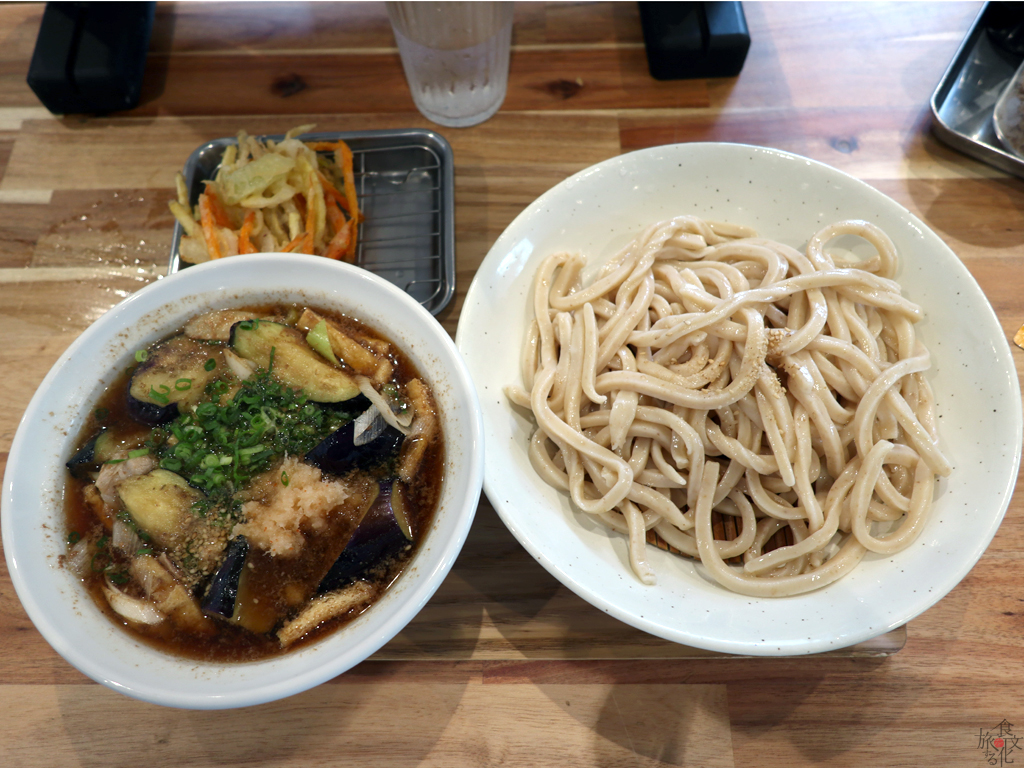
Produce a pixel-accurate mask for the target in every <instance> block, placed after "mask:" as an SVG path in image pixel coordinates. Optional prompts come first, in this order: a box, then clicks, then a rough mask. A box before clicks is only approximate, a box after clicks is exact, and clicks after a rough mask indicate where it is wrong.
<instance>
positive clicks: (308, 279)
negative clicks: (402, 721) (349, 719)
mask: <svg viewBox="0 0 1024 768" xmlns="http://www.w3.org/2000/svg"><path fill="white" fill-rule="evenodd" d="M278 301H281V302H308V303H309V304H311V305H314V306H321V307H325V308H330V309H336V310H339V311H342V312H345V313H347V314H350V315H351V316H354V317H356V318H358V319H359V320H361V321H363V322H365V323H367V324H368V325H369V326H371V327H372V328H375V329H377V330H379V331H380V332H382V333H383V334H385V335H386V336H388V337H389V338H390V339H391V340H392V341H393V342H394V343H396V344H397V345H398V346H399V347H400V348H401V349H402V350H403V351H404V352H405V353H406V354H407V355H408V356H409V358H410V359H411V360H412V361H413V362H414V363H415V364H416V366H417V367H418V368H419V370H420V373H421V374H422V375H423V377H424V378H425V379H426V380H427V382H428V384H429V385H430V386H431V388H432V390H433V392H434V394H435V396H436V398H437V401H438V406H439V409H440V411H441V414H442V424H443V429H444V436H445V441H446V446H445V452H446V456H445V478H444V484H443V489H442V494H441V499H440V503H439V507H438V510H437V514H436V517H435V519H434V523H433V526H432V528H431V529H430V531H429V533H428V535H427V538H426V540H425V541H424V542H423V544H422V545H421V546H420V548H419V550H418V552H417V553H416V555H415V557H414V559H413V561H412V563H411V564H410V565H409V567H408V568H407V570H406V571H405V573H403V575H402V576H401V578H400V579H399V580H398V582H397V583H396V584H395V585H394V586H393V587H392V588H391V589H390V590H389V591H388V592H387V593H386V594H385V595H384V597H383V598H381V600H380V601H379V602H378V603H376V604H375V605H373V606H372V607H371V608H370V610H368V611H366V612H365V613H364V614H363V615H361V616H360V617H358V618H357V619H356V620H354V621H353V622H352V623H351V624H349V625H348V626H346V627H343V628H342V629H341V630H339V631H337V632H335V633H333V634H331V635H329V636H328V637H326V638H324V639H323V640H321V641H319V642H317V643H315V644H312V645H310V646H309V647H305V648H301V649H299V650H297V651H294V652H292V653H288V654H285V655H283V656H280V657H277V658H272V659H267V660H264V661H257V662H249V663H240V664H212V663H203V662H197V661H192V660H187V659H181V658H176V657H174V656H170V655H168V654H165V653H162V652H160V651H157V650H155V649H153V648H151V647H149V646H147V645H145V644H143V643H141V642H139V641H137V640H135V639H134V638H133V637H132V636H131V635H129V634H128V633H127V632H124V631H123V630H122V629H120V628H119V627H116V626H114V625H113V624H112V623H111V622H110V621H109V619H107V618H106V617H105V616H104V615H102V614H101V613H100V611H99V610H98V609H97V608H96V606H95V605H94V603H93V602H92V600H91V598H90V597H89V596H88V595H87V594H86V592H85V590H84V588H83V586H82V584H81V583H80V582H79V581H78V580H76V579H75V578H74V577H73V576H72V575H71V574H70V573H69V572H68V571H67V570H66V569H64V568H62V567H60V566H59V564H58V558H59V557H60V556H61V555H62V554H63V553H64V551H65V544H64V530H65V529H64V518H63V508H62V496H63V492H64V483H65V472H66V470H65V467H64V462H65V461H66V460H67V458H68V456H69V455H70V452H71V448H72V444H73V443H74V441H75V440H76V439H77V438H78V435H79V433H80V432H81V430H82V428H83V424H84V421H85V419H86V417H87V415H88V414H89V412H90V410H91V408H92V407H94V404H95V402H96V400H97V399H98V397H99V395H100V393H101V392H102V391H103V390H104V388H105V387H107V386H108V385H109V384H110V383H111V382H112V380H113V379H114V378H115V377H116V372H117V371H119V370H123V369H124V368H126V367H127V366H128V365H129V364H130V361H131V360H132V358H133V354H134V352H135V350H137V349H139V348H141V347H144V346H146V345H147V344H150V343H152V342H154V341H156V340H158V339H160V338H161V337H163V336H165V335H167V334H168V333H170V332H172V331H174V330H175V329H176V328H179V327H180V326H181V325H183V324H184V321H185V320H186V319H187V318H189V317H190V316H192V315H194V314H197V313H199V312H202V311H204V310H207V309H211V308H219V307H237V306H244V305H252V304H260V303H271V302H278ZM482 473H483V444H482V429H481V421H480V410H479V404H478V401H477V396H476V394H475V390H474V388H473V386H472V382H471V381H470V379H469V376H468V373H467V371H466V368H465V365H464V363H463V362H462V359H461V357H460V356H459V353H458V351H457V350H456V348H455V345H454V344H453V343H452V341H451V338H450V337H449V336H448V334H447V332H446V331H445V330H444V329H443V328H442V327H441V325H440V324H439V323H438V322H437V321H436V320H435V319H434V318H433V317H432V316H431V315H430V314H429V313H428V312H427V311H426V310H424V309H423V308H422V307H420V306H419V304H417V303H416V302H415V301H413V300H412V299H410V298H409V297H408V296H407V295H406V294H404V293H402V292H401V291H400V290H398V289H397V288H395V287H394V286H392V285H391V284H390V283H387V282H386V281H384V280H382V279H380V278H378V277H376V276H375V275H372V274H370V273H369V272H367V271H365V270H362V269H358V268H356V267H352V266H349V265H347V264H339V263H337V262H333V261H329V260H325V259H322V258H318V257H314V256H300V255H294V254H259V255H253V256H248V257H246V258H245V259H224V260H221V261H217V262H211V263H208V264H203V265H200V266H197V267H193V268H190V269H187V270H184V271H182V272H180V273H178V274H175V275H172V276H170V277H167V278H164V279H162V280H159V281H158V282H156V283H153V284H151V285H148V286H146V287H145V288H143V289H142V290H140V291H139V292H137V293H135V294H133V295H132V296H130V297H129V298H127V299H126V300H124V301H123V302H121V303H120V304H118V305H117V306H116V307H114V308H113V309H111V310H110V311H109V312H108V313H106V314H105V315H103V317H101V318H100V319H99V320H97V321H96V322H95V323H94V324H93V325H92V326H90V327H89V328H88V329H87V330H86V331H85V332H84V333H83V334H82V335H81V336H80V337H79V338H78V339H77V340H76V341H75V342H74V343H73V344H72V345H71V346H70V347H69V348H68V350H67V351H66V352H65V353H64V354H63V355H62V356H61V358H60V360H58V361H57V363H56V365H54V367H53V369H52V370H51V371H50V372H49V374H47V376H46V378H45V379H44V380H43V382H42V384H41V385H40V386H39V389H38V391H37V392H36V394H35V396H34V397H33V398H32V401H31V403H30V404H29V407H28V409H27V410H26V412H25V414H24V416H23V418H22V421H21V424H20V426H19V428H18V432H17V434H16V436H15V438H14V444H13V446H12V448H11V453H10V458H9V460H8V463H7V471H6V473H5V475H4V487H3V507H2V518H3V543H4V551H5V553H6V556H7V565H8V568H9V569H10V573H11V578H12V580H13V582H14V586H15V589H16V590H17V592H18V597H19V598H20V599H21V602H22V604H23V605H24V606H25V610H26V611H27V612H28V615H29V617H30V618H31V619H32V621H33V623H34V624H35V625H36V627H37V628H38V629H39V631H40V632H41V633H42V635H43V636H44V637H45V638H46V640H47V641H48V642H49V643H50V645H52V646H53V647H54V649H55V650H56V651H57V652H58V653H60V654H61V655H62V656H63V657H64V658H65V659H67V660H68V661H69V662H70V663H71V664H73V665H74V666H75V667H77V668H78V669H79V670H81V671H82V672H83V673H85V674H86V675H88V676H89V677H91V678H92V679H94V680H96V681H98V682H100V683H103V684H104V685H107V686H109V687H111V688H113V689H115V690H118V691H121V692H122V693H125V694H128V695H129V696H133V697H136V698H139V699H142V700H145V701H149V702H154V703H158V704H164V705H168V706H173V707H184V708H192V709H220V708H227V707H238V706H246V705H250V704H259V703H262V702H267V701H272V700H274V699H279V698H282V697H285V696H289V695H291V694H295V693H298V692H300V691H303V690H306V689H308V688H311V687H313V686H315V685H317V684H319V683H321V682H323V681H325V680H328V679H329V678H332V677H334V676H336V675H338V674H340V673H342V672H344V671H345V670H347V669H349V668H350V667H352V666H354V665H355V664H358V663H359V662H360V661H362V660H363V659H365V658H366V657H367V656H369V655H370V654H372V653H373V652H374V651H376V650H377V649H378V648H380V647H381V646H382V645H384V643H386V642H387V641H388V640H390V639H391V638H392V637H393V636H394V635H395V634H397V633H398V632H399V631H400V630H401V629H402V628H403V627H404V626H405V625H406V624H407V623H408V622H409V621H410V620H411V619H412V618H413V617H414V616H415V615H416V613H417V612H418V611H419V610H420V608H422V607H423V605H424V604H425V603H426V602H427V600H428V599H430V597H431V595H433V594H434V592H435V590H436V589H437V588H438V586H439V585H440V584H441V582H442V580H443V579H444V578H445V576H446V574H447V573H448V571H449V570H450V569H451V566H452V564H453V563H454V561H455V558H456V556H457V555H458V553H459V550H460V549H461V548H462V545H463V543H464V542H465V539H466V535H467V533H468V531H469V527H470V524H471V523H472V521H473V516H474V514H475V513H476V507H477V503H478V500H479V494H480V488H481V484H482Z"/></svg>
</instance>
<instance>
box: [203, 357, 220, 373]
mask: <svg viewBox="0 0 1024 768" xmlns="http://www.w3.org/2000/svg"><path fill="white" fill-rule="evenodd" d="M216 367H217V361H216V360H214V359H213V358H212V357H211V358H210V359H209V360H207V361H206V362H205V363H204V364H203V368H204V369H205V370H207V371H212V370H213V369H214V368H216Z"/></svg>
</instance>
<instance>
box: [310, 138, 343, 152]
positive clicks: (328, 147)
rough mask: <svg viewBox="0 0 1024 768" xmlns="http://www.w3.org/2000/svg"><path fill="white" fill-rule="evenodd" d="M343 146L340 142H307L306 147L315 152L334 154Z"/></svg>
mask: <svg viewBox="0 0 1024 768" xmlns="http://www.w3.org/2000/svg"><path fill="white" fill-rule="evenodd" d="M339 144H341V142H340V141H307V142H306V146H307V147H309V148H310V149H312V150H313V151H314V152H333V151H334V150H336V149H337V148H338V145H339Z"/></svg>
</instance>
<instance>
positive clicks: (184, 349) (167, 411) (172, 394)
mask: <svg viewBox="0 0 1024 768" xmlns="http://www.w3.org/2000/svg"><path fill="white" fill-rule="evenodd" d="M211 361H212V363H211ZM224 368H225V365H224V356H223V354H222V353H221V351H220V349H218V348H217V347H215V346H210V345H208V344H203V343H202V342H199V341H195V340H194V339H190V338H188V337H187V336H174V337H173V338H170V339H168V340H167V341H165V342H163V343H161V344H157V345H156V346H154V347H152V348H151V349H149V350H147V356H146V359H145V360H144V361H143V362H142V363H140V364H139V367H138V368H136V369H135V373H133V374H132V379H131V382H130V383H129V385H128V394H127V398H128V414H129V415H130V416H131V417H132V418H133V419H135V420H136V421H140V422H142V423H143V424H148V425H149V426H156V425H158V424H163V423H165V422H168V421H171V420H173V419H174V418H176V417H177V416H178V414H179V412H180V406H182V405H193V404H195V403H197V402H199V400H200V399H201V398H202V397H203V395H204V394H205V391H206V385H207V384H209V383H210V382H211V381H213V380H214V379H216V378H217V377H218V376H220V375H222V374H223V372H224Z"/></svg>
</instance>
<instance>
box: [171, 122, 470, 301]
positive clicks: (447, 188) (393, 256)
mask: <svg viewBox="0 0 1024 768" xmlns="http://www.w3.org/2000/svg"><path fill="white" fill-rule="evenodd" d="M260 138H261V139H267V138H271V139H275V140H280V139H283V138H284V136H283V135H274V136H261V137H260ZM301 138H302V139H303V140H309V141H331V140H337V139H343V140H344V141H345V142H346V143H347V144H348V145H349V147H351V148H352V155H353V162H354V166H355V178H356V194H357V195H358V196H359V207H360V210H361V211H362V212H363V214H364V216H365V219H364V221H363V222H362V223H361V224H360V226H359V241H358V250H357V254H356V263H357V264H358V265H359V266H361V267H363V268H364V269H367V270H369V271H371V272H373V273H375V274H377V275H380V276H381V277H383V278H384V279H385V280H388V281H389V282H391V283H393V284H394V285H396V286H398V287H399V288H401V289H402V290H403V291H405V292H406V293H408V294H409V295H410V296H412V297H413V298H414V299H416V300H417V301H419V302H420V304H422V305H423V306H424V307H425V308H426V309H427V310H428V311H429V312H431V313H433V314H435V315H436V314H437V313H438V312H440V311H441V310H442V309H444V308H445V306H447V304H448V302H449V301H451V298H452V296H453V295H454V293H455V214H454V211H455V193H454V176H455V173H454V161H453V159H452V149H451V146H450V145H449V144H448V142H447V141H446V140H445V139H444V137H443V136H441V135H439V134H437V133H434V132H433V131H427V130H419V129H410V130H398V131H363V132H359V133H337V132H334V133H325V132H319V133H309V134H304V135H303V136H302V137H301ZM234 143H236V140H235V139H234V138H223V139H215V140H213V141H211V142H208V143H206V144H203V145H202V146H201V147H199V148H198V149H196V150H195V151H194V152H193V153H192V154H191V155H190V156H189V158H188V161H187V162H186V164H185V168H184V170H183V174H184V176H185V185H186V187H187V188H188V190H189V198H190V200H191V202H192V204H193V205H195V204H196V203H197V202H198V200H199V194H200V193H201V192H202V191H203V181H204V180H205V179H211V178H213V177H214V175H215V174H216V172H217V166H218V165H219V164H220V161H221V157H223V155H224V150H225V149H226V148H227V147H228V146H229V145H231V144H234ZM182 234H183V233H182V228H181V224H179V223H177V222H175V224H174V239H173V242H172V244H171V260H170V265H169V267H168V274H170V273H173V272H177V271H178V270H179V269H187V268H188V266H189V265H188V263H186V262H183V261H181V260H180V259H179V258H178V244H179V242H180V241H181V236H182Z"/></svg>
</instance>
